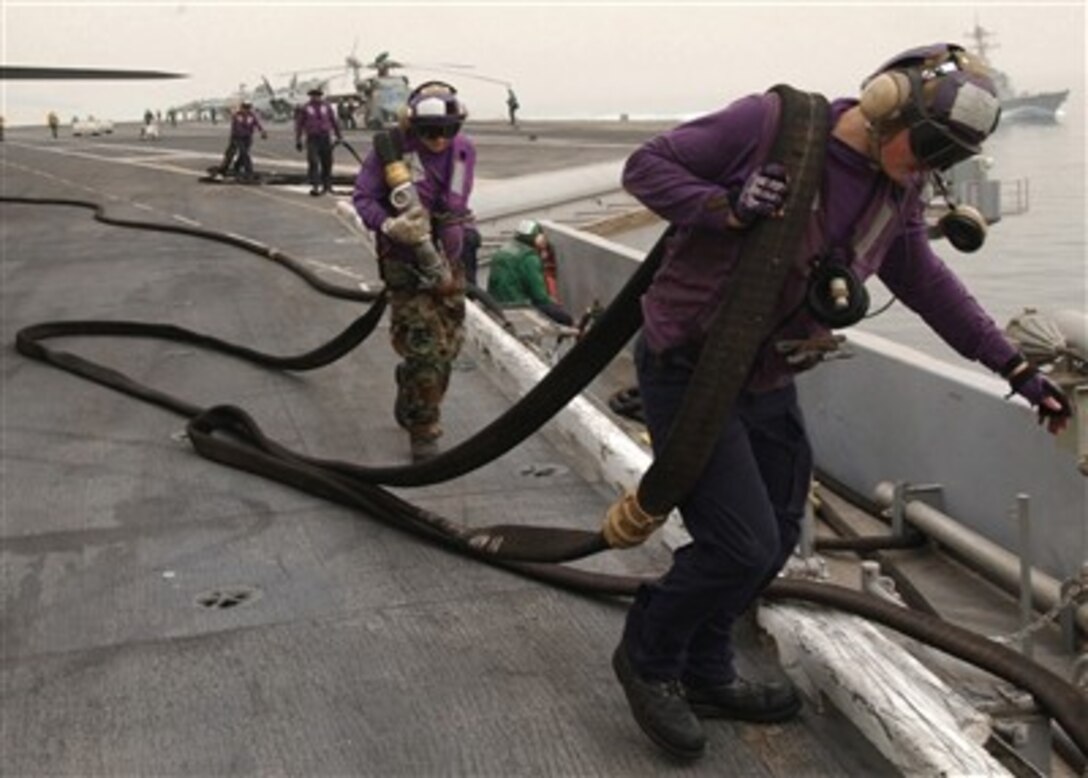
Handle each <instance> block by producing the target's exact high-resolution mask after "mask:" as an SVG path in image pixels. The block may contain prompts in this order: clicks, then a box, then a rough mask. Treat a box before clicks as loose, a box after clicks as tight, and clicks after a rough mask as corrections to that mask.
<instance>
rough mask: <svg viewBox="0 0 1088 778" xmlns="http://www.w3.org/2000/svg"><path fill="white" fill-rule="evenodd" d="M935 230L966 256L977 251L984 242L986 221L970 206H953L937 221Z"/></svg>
mask: <svg viewBox="0 0 1088 778" xmlns="http://www.w3.org/2000/svg"><path fill="white" fill-rule="evenodd" d="M937 229H938V230H940V232H941V234H942V235H944V237H946V238H948V242H949V243H951V244H952V245H953V246H955V247H956V249H957V250H959V251H962V252H964V253H966V254H970V253H971V252H972V251H978V250H979V249H980V248H982V244H983V243H985V241H986V219H985V217H983V215H982V214H981V213H980V212H979V211H978V209H977V208H973V207H972V206H970V205H953V206H952V207H951V208H950V209H949V211H948V213H946V214H945V215H944V216H942V217H941V218H940V219H939V220H938V221H937Z"/></svg>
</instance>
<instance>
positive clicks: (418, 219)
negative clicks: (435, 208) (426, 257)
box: [382, 206, 431, 246]
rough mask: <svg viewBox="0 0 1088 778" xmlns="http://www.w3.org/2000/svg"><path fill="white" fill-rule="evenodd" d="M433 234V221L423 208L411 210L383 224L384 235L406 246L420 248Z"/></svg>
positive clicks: (392, 217)
mask: <svg viewBox="0 0 1088 778" xmlns="http://www.w3.org/2000/svg"><path fill="white" fill-rule="evenodd" d="M430 232H431V220H430V219H429V218H428V216H427V212H426V211H425V210H424V209H423V208H421V207H418V206H417V207H415V208H409V209H408V210H407V211H405V212H404V213H402V214H401V215H400V216H391V217H390V218H388V219H386V220H385V221H384V222H382V234H383V235H386V236H388V237H389V239H390V240H393V241H396V242H397V243H402V244H404V245H405V246H418V245H419V244H420V243H422V242H423V241H425V240H426V239H427V236H428V235H429V234H430Z"/></svg>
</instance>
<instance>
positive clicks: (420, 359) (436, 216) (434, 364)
mask: <svg viewBox="0 0 1088 778" xmlns="http://www.w3.org/2000/svg"><path fill="white" fill-rule="evenodd" d="M466 117H467V112H466V110H465V107H464V104H463V103H462V102H461V100H460V99H459V98H458V97H457V91H456V89H454V88H453V87H452V86H450V85H449V84H446V83H444V82H439V81H430V82H426V83H424V84H421V85H420V86H419V87H417V88H416V89H415V90H414V91H413V92H412V94H411V96H410V97H409V99H408V105H407V107H406V110H405V115H404V117H403V121H402V122H401V126H400V127H399V128H397V129H394V130H391V131H390V133H389V134H390V140H391V141H392V143H393V145H394V146H396V147H398V148H399V149H400V151H401V156H402V160H403V162H404V163H405V165H406V167H407V170H408V171H409V173H410V176H411V182H412V188H413V189H414V191H415V193H416V194H417V195H418V198H419V206H415V207H412V208H410V209H409V210H407V211H405V212H404V213H398V212H397V210H396V209H395V208H394V207H393V204H392V202H391V201H390V193H391V189H390V186H389V184H388V182H387V181H386V177H385V172H384V169H385V166H384V164H383V162H382V160H381V159H380V158H379V156H378V154H377V152H376V151H374V150H371V152H370V153H369V154H368V155H367V157H366V159H364V160H363V165H362V168H361V169H360V170H359V175H358V177H357V178H356V181H355V193H354V197H353V200H354V203H355V210H356V212H357V213H358V214H359V218H360V219H362V221H363V223H364V224H365V225H366V226H367V227H368V228H369V229H371V230H373V231H374V237H375V243H376V247H377V253H378V261H379V266H380V268H381V273H382V279H383V280H384V281H385V284H386V288H387V289H388V291H389V306H390V313H391V318H392V322H391V326H390V335H391V337H392V342H393V349H394V350H395V351H396V352H397V353H398V354H399V355H400V356H401V357H402V362H401V363H400V364H399V365H398V366H397V370H396V381H397V398H396V403H395V406H394V411H393V415H394V418H395V419H396V421H397V423H398V424H399V425H400V426H401V427H403V428H404V429H405V430H407V432H408V433H409V442H410V445H411V454H412V458H413V460H417V461H418V460H422V459H427V458H429V457H432V456H434V455H435V454H437V453H438V438H439V437H441V435H442V426H441V404H442V399H443V398H444V397H445V394H446V390H447V388H448V386H449V381H450V372H451V367H452V363H453V360H454V359H455V358H456V357H457V355H458V353H459V352H460V350H461V344H462V342H463V340H464V319H465V273H464V267H463V265H462V263H461V256H462V251H463V246H464V243H465V231H466V229H467V228H468V227H470V226H471V225H472V221H473V215H472V211H471V210H470V209H469V197H470V195H471V194H472V185H473V181H474V177H475V169H476V147H475V146H474V145H473V143H472V141H471V140H469V139H468V138H467V137H466V136H465V135H464V134H463V133H462V132H461V125H462V123H463V122H464V120H465V118H466ZM425 241H431V242H432V243H433V246H434V247H435V248H436V249H437V250H438V254H437V256H436V255H435V254H434V253H433V252H430V253H429V256H432V257H436V258H437V259H438V260H439V262H438V265H437V266H425V265H423V264H421V262H420V256H419V253H418V251H417V247H418V246H419V244H420V243H422V242H425Z"/></svg>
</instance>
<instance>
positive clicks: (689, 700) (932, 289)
mask: <svg viewBox="0 0 1088 778" xmlns="http://www.w3.org/2000/svg"><path fill="white" fill-rule="evenodd" d="M778 99H779V98H778V96H777V95H776V94H773V93H767V94H765V95H753V96H749V97H744V98H742V99H739V100H737V101H736V102H734V103H732V104H731V105H729V106H727V107H726V108H724V109H722V110H720V111H718V112H716V113H713V114H710V115H708V116H704V117H702V118H699V119H696V120H694V121H692V122H689V123H687V124H684V125H681V126H679V127H677V128H675V129H673V130H671V131H669V132H667V133H665V134H663V135H661V136H659V137H656V138H654V139H652V140H650V141H649V142H648V143H646V144H645V145H644V146H642V147H641V148H640V149H639V150H637V151H636V152H635V153H634V154H633V155H632V156H631V157H630V159H628V161H627V164H626V168H625V170H624V177H623V183H624V186H625V188H626V189H627V190H628V191H629V192H631V193H632V194H633V195H634V196H635V197H637V198H638V199H639V200H640V201H641V202H642V203H644V204H645V205H646V206H647V207H649V208H650V209H651V210H653V211H654V212H655V213H657V214H658V215H660V216H662V217H663V218H665V219H667V220H668V221H669V222H671V223H672V224H673V225H675V227H676V232H675V233H674V235H673V236H671V237H670V239H669V241H668V244H667V248H666V252H665V255H664V257H663V260H662V264H661V267H660V269H659V270H658V272H657V274H656V275H655V277H654V279H653V282H652V284H651V286H650V287H649V289H648V291H647V292H646V294H645V295H644V297H643V299H642V309H643V318H644V326H643V331H642V334H641V336H640V338H639V341H638V342H637V345H636V367H637V371H638V380H639V387H640V390H641V395H642V400H643V404H644V410H645V415H646V419H647V424H648V426H649V429H650V432H651V435H652V439H653V442H654V446H655V451H656V452H657V453H658V454H660V450H661V447H662V446H663V444H664V441H665V440H666V438H667V436H668V431H669V428H670V426H671V424H672V421H673V419H674V418H675V416H676V414H677V411H678V409H679V407H680V405H681V403H682V401H683V398H684V394H685V392H686V390H687V387H688V384H689V380H690V377H691V375H692V371H693V370H694V365H695V362H696V360H697V358H698V354H699V351H700V349H701V348H702V346H703V344H704V342H705V339H706V338H707V335H708V329H709V323H710V320H711V317H712V315H713V313H714V311H715V310H716V307H717V305H718V303H719V302H720V301H721V299H722V298H723V296H724V295H725V294H727V293H728V292H729V285H730V279H731V276H732V274H733V272H734V269H735V267H736V265H737V262H738V257H739V256H740V252H741V249H742V246H743V243H744V234H745V231H746V229H747V228H748V227H750V226H751V225H752V224H754V223H755V221H756V220H758V219H766V218H776V217H778V216H780V215H781V210H782V208H783V205H784V204H785V202H786V200H787V197H788V196H789V193H790V181H789V180H788V178H787V176H786V173H785V169H784V168H783V167H782V166H781V165H779V164H777V163H775V162H771V161H768V160H767V155H768V153H769V149H770V144H771V141H772V140H773V138H774V137H775V135H776V133H777V129H778V127H777V118H778V111H777V108H778V103H777V102H776V101H777V100H778ZM830 111H831V116H830V120H831V124H830V127H831V130H830V133H829V136H828V137H827V138H826V149H827V151H826V158H825V162H824V170H823V175H822V179H821V184H820V187H819V188H818V191H817V195H816V204H815V206H814V208H813V211H812V215H811V217H809V222H808V226H807V228H806V231H805V233H804V237H803V238H802V240H801V241H800V242H799V245H797V247H796V253H795V255H794V257H793V260H792V262H793V264H792V266H791V271H790V274H789V275H788V276H787V279H786V281H785V282H784V286H783V289H782V291H781V293H780V295H779V297H778V298H777V299H778V300H779V302H778V306H777V310H776V312H775V314H774V317H775V318H774V319H773V321H775V322H777V326H776V327H775V329H774V331H773V333H772V335H771V337H769V338H768V339H767V340H766V341H765V342H764V344H763V346H762V348H761V351H760V352H759V354H758V355H757V357H756V359H755V363H754V365H753V366H752V369H751V371H750V372H749V374H748V380H747V384H746V386H745V387H744V390H743V391H742V392H741V394H740V396H739V397H738V399H737V401H736V402H735V403H734V405H733V406H732V410H731V412H730V415H729V416H728V417H727V419H726V422H725V424H724V426H723V427H722V429H721V431H720V434H719V436H718V439H717V443H716V444H715V446H714V449H713V451H712V453H711V455H710V458H709V460H708V463H707V465H706V466H705V468H704V470H703V472H702V474H701V476H700V477H699V479H698V480H697V481H696V483H695V486H694V487H693V489H692V490H691V491H690V492H689V493H688V494H687V495H686V496H685V497H684V498H683V499H682V500H681V501H680V503H679V506H678V507H679V508H680V511H681V514H682V515H683V518H684V523H685V525H686V527H687V529H688V530H689V532H690V533H691V536H692V538H693V542H692V543H691V544H689V545H687V546H685V547H683V548H680V549H678V550H677V551H676V553H675V555H674V558H673V564H672V567H671V568H670V570H669V571H668V572H667V573H666V574H665V575H664V576H663V577H662V578H661V579H660V580H658V581H656V582H655V583H653V584H650V585H646V586H643V587H642V588H641V589H640V591H639V592H638V595H637V596H636V599H635V602H634V604H633V605H632V607H631V610H630V611H629V613H628V616H627V621H626V624H625V628H624V634H623V639H622V641H621V642H620V644H619V646H618V647H617V649H616V653H615V656H614V657H613V664H614V667H615V669H616V673H617V675H618V677H619V679H620V682H621V684H622V686H623V688H624V692H625V694H626V696H627V699H628V702H629V704H630V705H631V708H632V712H633V714H634V716H635V719H636V721H637V722H638V724H639V725H640V726H641V727H642V729H643V730H644V731H645V732H646V734H647V735H649V737H650V738H651V739H652V740H654V742H655V743H657V744H658V745H659V746H661V747H663V748H665V749H666V750H667V751H669V752H671V753H673V754H674V755H677V756H680V757H686V758H694V757H697V756H699V755H701V754H702V752H703V750H704V747H705V740H706V738H705V733H704V732H703V730H702V727H701V725H700V723H699V718H705V717H726V718H737V719H745V720H750V721H763V722H767V721H780V720H784V719H786V718H789V717H791V716H793V715H794V714H796V713H797V711H798V710H799V709H800V706H801V702H800V698H799V697H798V696H797V694H796V692H795V690H793V689H792V688H790V687H789V686H788V685H785V684H780V683H757V682H753V681H749V680H746V679H744V678H741V677H740V676H738V675H737V673H736V671H735V669H734V666H733V652H732V645H731V637H730V634H731V628H732V625H733V622H734V620H735V619H736V618H737V617H738V616H739V615H740V614H741V613H742V612H744V611H745V610H746V609H747V608H748V607H749V606H750V605H751V604H752V603H753V601H754V600H755V599H756V597H757V596H758V595H759V593H760V592H761V591H762V590H763V589H764V587H765V586H766V585H767V584H768V583H769V582H770V581H771V580H772V579H773V578H774V577H775V576H776V575H777V573H778V571H779V570H780V569H781V568H782V566H783V565H784V564H785V562H786V560H787V558H788V557H789V555H790V553H791V551H792V549H793V548H794V546H795V544H796V541H797V538H798V534H799V526H800V519H801V516H802V514H803V511H804V503H805V499H806V496H807V493H808V486H809V480H810V477H811V470H812V453H811V450H810V447H809V443H808V440H807V438H806V433H805V428H804V423H803V420H802V417H801V412H800V409H799V408H798V405H797V399H796V392H795V389H794V385H793V379H792V376H793V374H794V373H795V372H796V371H797V370H798V369H801V368H803V367H810V366H812V364H814V361H806V360H803V359H802V360H796V359H795V360H793V361H792V362H791V361H788V360H787V356H790V355H789V354H786V353H782V352H781V351H780V349H779V348H778V346H777V344H779V343H780V342H783V341H786V342H788V341H808V339H812V338H819V337H820V336H826V335H828V334H829V326H828V324H827V323H822V322H821V321H820V320H819V319H818V318H817V316H818V314H820V313H821V309H820V307H819V306H818V305H817V306H815V307H810V305H809V304H808V302H807V300H808V295H807V292H808V289H809V285H810V282H812V279H813V278H815V277H816V276H817V273H816V268H817V267H830V266H834V267H839V268H841V267H847V268H849V270H850V271H852V274H853V275H854V276H855V277H856V278H857V279H858V280H860V281H864V279H866V278H868V277H870V276H873V275H876V276H878V277H879V278H880V279H881V281H883V282H884V284H885V285H887V287H888V288H889V289H890V290H891V291H892V292H893V293H894V294H895V295H896V296H897V297H898V298H899V299H900V300H902V301H903V302H904V303H905V304H906V305H907V306H908V307H909V308H911V309H912V310H913V311H915V312H916V313H917V314H918V315H920V316H921V317H922V318H923V319H924V320H925V321H926V323H927V324H928V325H929V326H930V327H931V328H932V329H933V330H934V331H935V332H936V333H937V334H938V335H939V336H940V337H941V338H942V339H944V340H945V341H946V342H948V343H949V344H950V345H951V346H952V347H953V348H955V349H956V350H957V351H958V352H959V353H960V354H962V355H963V356H964V357H966V358H967V359H971V360H976V361H978V362H981V363H982V364H983V365H986V366H987V367H989V368H990V369H991V370H993V371H995V372H997V373H999V374H1001V375H1002V376H1004V377H1005V378H1007V379H1008V380H1009V381H1010V384H1011V386H1012V389H1013V391H1015V392H1017V393H1019V394H1020V395H1022V396H1023V397H1025V398H1027V399H1028V400H1029V401H1030V402H1031V403H1032V404H1033V405H1034V406H1035V407H1036V408H1037V410H1038V411H1039V414H1040V421H1043V420H1045V421H1046V422H1047V425H1048V427H1049V429H1050V431H1051V432H1057V431H1059V430H1060V429H1061V428H1062V427H1064V426H1065V424H1066V423H1067V421H1068V418H1069V415H1070V412H1071V411H1070V405H1069V403H1068V401H1067V399H1066V398H1065V397H1064V395H1063V394H1062V392H1061V390H1060V389H1058V388H1057V387H1056V386H1055V385H1054V384H1053V383H1052V382H1050V381H1049V380H1048V379H1047V378H1046V377H1045V376H1043V375H1042V374H1040V373H1038V372H1037V371H1035V370H1034V369H1033V368H1032V367H1030V366H1029V365H1028V363H1027V362H1026V360H1025V359H1024V358H1023V357H1022V356H1021V355H1020V354H1019V353H1018V352H1017V350H1016V349H1015V348H1014V347H1013V345H1011V344H1010V343H1009V341H1008V340H1007V339H1006V338H1005V337H1004V335H1003V334H1002V333H1001V331H1000V330H999V329H998V327H997V326H996V325H995V324H994V322H993V321H992V319H991V318H990V317H989V315H987V313H986V312H985V311H984V310H983V309H982V307H981V306H980V305H979V304H978V302H977V301H976V300H975V299H974V298H973V297H972V296H971V294H970V293H969V292H968V291H967V290H966V289H965V288H964V286H963V284H962V283H961V282H960V280H959V279H958V278H957V277H956V276H955V275H954V274H953V273H952V271H951V270H949V268H948V267H947V266H946V265H945V264H944V263H943V262H942V261H941V260H940V258H938V257H937V255H936V254H934V252H933V250H932V248H931V246H930V242H929V239H928V237H927V229H926V224H925V221H924V218H923V202H922V198H921V191H922V187H923V185H924V183H925V180H926V177H927V176H928V175H930V174H931V173H932V172H933V171H939V170H943V169H945V168H947V167H949V166H951V165H952V164H954V163H956V162H959V161H962V160H964V159H966V158H968V157H970V156H971V155H973V154H977V153H978V152H979V151H980V148H981V143H982V141H983V140H985V138H986V137H987V136H988V135H989V134H990V132H992V131H993V129H994V128H995V127H996V125H997V121H998V117H999V113H1000V109H999V103H998V100H997V97H996V90H995V88H994V85H993V82H992V81H991V79H990V77H989V76H988V75H987V73H986V70H985V67H984V65H983V64H982V63H981V62H979V61H978V60H976V59H975V58H973V57H971V56H969V55H968V54H967V53H966V52H965V51H964V50H963V49H962V48H960V47H958V46H954V45H950V44H938V45H934V46H927V47H923V48H920V49H913V50H910V51H908V52H904V53H903V54H901V55H899V56H897V57H896V58H894V59H893V60H891V61H890V62H888V63H887V64H886V65H884V66H883V67H881V68H880V69H879V70H878V71H877V72H876V73H875V74H874V75H873V76H871V77H870V78H869V79H867V80H866V82H865V84H864V85H863V92H862V96H861V100H860V101H859V100H853V99H840V100H836V101H834V102H832V103H831V104H830ZM855 291H859V290H855ZM737 293H741V292H740V291H739V290H738V292H737ZM860 294H862V295H863V291H861V292H860ZM834 326H842V325H839V324H836V325H834ZM810 342H812V341H810ZM629 497H630V496H628V498H629ZM636 502H637V501H636ZM636 508H637V506H636ZM639 510H640V509H639ZM612 517H613V511H610V513H609V518H608V519H607V520H606V525H607V523H608V521H611V520H612ZM654 518H655V519H657V518H660V517H654ZM649 531H652V527H651V529H650V530H649ZM606 535H607V532H606Z"/></svg>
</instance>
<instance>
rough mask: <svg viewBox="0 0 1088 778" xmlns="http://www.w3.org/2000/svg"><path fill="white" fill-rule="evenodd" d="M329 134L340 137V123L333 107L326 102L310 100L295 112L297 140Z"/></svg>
mask: <svg viewBox="0 0 1088 778" xmlns="http://www.w3.org/2000/svg"><path fill="white" fill-rule="evenodd" d="M329 134H332V135H335V136H336V137H337V138H339V137H340V122H339V121H337V119H336V110H335V109H334V108H333V107H332V106H331V105H329V104H328V103H326V102H325V101H324V100H310V101H309V102H307V103H305V104H303V105H301V106H299V108H298V109H297V110H296V112H295V138H297V139H298V140H302V139H303V138H305V137H309V136H311V135H329Z"/></svg>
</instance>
